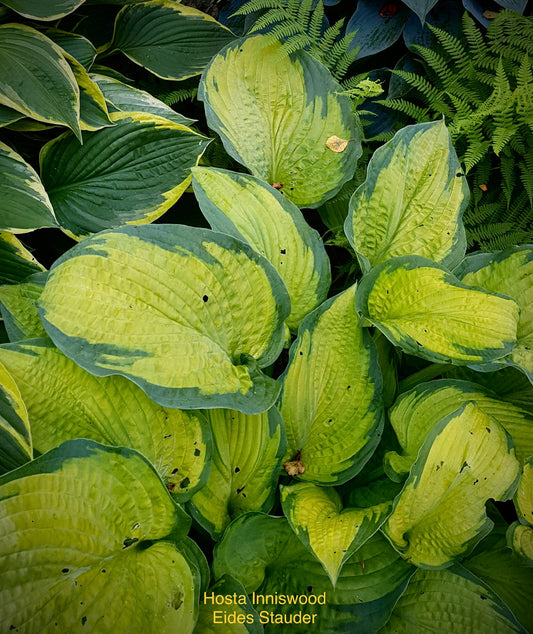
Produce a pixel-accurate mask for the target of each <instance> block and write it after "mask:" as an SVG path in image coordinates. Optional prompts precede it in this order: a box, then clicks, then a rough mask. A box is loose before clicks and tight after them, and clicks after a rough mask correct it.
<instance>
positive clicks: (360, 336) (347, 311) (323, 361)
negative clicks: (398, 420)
mask: <svg viewBox="0 0 533 634" xmlns="http://www.w3.org/2000/svg"><path fill="white" fill-rule="evenodd" d="M354 294H355V286H352V287H351V288H349V289H347V290H346V291H344V292H343V293H341V294H340V295H337V296H336V297H334V298H331V299H329V300H327V301H326V302H324V303H323V304H322V305H321V306H319V307H318V308H317V309H316V310H315V311H313V312H312V313H311V314H310V315H308V316H307V317H306V318H305V319H304V321H303V322H302V324H301V325H300V328H299V330H298V339H297V340H296V341H295V342H294V344H293V346H292V348H291V350H290V356H289V365H288V367H287V369H286V370H285V372H284V374H283V376H282V378H281V380H282V382H283V391H282V395H281V399H280V413H281V417H282V418H283V421H284V423H285V428H286V431H287V443H288V444H287V453H286V462H285V465H284V466H285V469H286V470H287V472H288V473H289V474H290V475H297V476H298V477H299V478H301V479H302V480H309V481H311V482H315V483H317V484H341V483H342V482H345V481H346V480H349V479H350V478H352V477H353V476H354V475H355V474H356V473H357V472H358V471H360V470H361V469H362V467H363V465H364V464H365V463H366V461H367V460H368V459H369V457H370V456H371V455H372V452H373V451H374V449H375V447H376V445H377V443H378V441H379V438H380V436H381V430H382V426H383V402H382V378H381V372H380V369H379V365H378V359H377V352H376V348H375V345H374V342H373V341H372V338H371V336H370V335H369V334H368V330H367V329H363V328H361V327H360V326H359V325H358V323H357V322H358V320H357V315H356V313H355V309H354Z"/></svg>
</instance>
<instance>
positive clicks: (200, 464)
mask: <svg viewBox="0 0 533 634" xmlns="http://www.w3.org/2000/svg"><path fill="white" fill-rule="evenodd" d="M0 361H1V362H3V363H5V366H6V368H7V369H8V370H9V372H10V373H11V374H12V376H13V378H14V379H15V380H16V382H17V384H18V385H19V388H20V391H21V393H22V396H23V399H24V401H25V403H26V407H27V409H28V412H29V416H30V420H31V422H32V436H33V442H34V446H35V448H36V449H37V450H38V451H39V452H40V453H44V452H46V451H49V450H50V449H53V448H54V447H57V446H58V445H60V444H61V443H62V442H64V441H66V440H71V439H74V438H89V439H91V440H95V441H97V442H101V443H104V444H106V445H118V446H124V447H130V448H131V449H136V450H137V451H139V452H140V453H142V454H143V455H144V456H145V457H146V458H147V459H148V460H150V462H151V463H152V464H153V465H154V466H155V468H156V469H157V471H158V473H159V475H160V476H161V478H162V479H163V480H164V481H165V483H166V484H167V486H168V487H169V489H170V490H171V491H172V492H173V493H174V494H175V495H176V496H177V497H178V498H179V499H180V500H186V499H188V498H189V497H190V496H191V494H192V493H194V491H196V490H197V489H198V488H199V487H200V486H202V485H203V484H204V482H205V479H206V477H207V470H208V466H209V460H210V453H211V434H210V431H209V427H208V425H207V422H206V421H205V420H204V417H203V416H202V414H200V413H199V412H184V411H181V410H179V409H166V408H164V407H161V406H160V405H157V404H156V403H154V402H153V401H152V400H151V399H149V398H148V397H147V396H146V394H144V392H143V391H142V390H140V389H139V388H138V387H137V386H136V385H134V384H133V383H132V382H131V381H128V380H126V379H125V378H124V377H121V376H110V377H96V376H93V375H92V374H89V373H88V372H86V371H85V370H83V369H82V368H80V367H79V366H78V365H76V364H75V363H74V362H73V361H71V360H70V359H68V358H67V357H65V355H64V354H63V353H61V352H60V351H59V350H58V349H57V348H55V347H54V346H53V345H52V344H51V342H50V341H49V340H45V339H32V340H28V341H24V342H20V343H18V344H14V345H4V346H0Z"/></svg>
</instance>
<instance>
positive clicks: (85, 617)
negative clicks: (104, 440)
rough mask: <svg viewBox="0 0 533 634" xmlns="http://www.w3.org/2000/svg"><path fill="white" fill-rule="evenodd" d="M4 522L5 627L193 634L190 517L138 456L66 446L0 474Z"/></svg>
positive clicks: (0, 606)
mask: <svg viewBox="0 0 533 634" xmlns="http://www.w3.org/2000/svg"><path fill="white" fill-rule="evenodd" d="M0 517H2V521H1V522H0V562H2V565H1V566H0V624H1V625H2V630H3V631H9V630H10V629H11V630H15V631H16V630H17V629H19V630H23V631H25V632H43V631H47V630H49V629H50V628H52V627H53V628H54V629H56V628H57V631H58V632H81V631H87V632H94V633H96V632H143V631H145V632H147V631H153V630H155V631H157V632H162V633H163V632H169V633H170V632H172V633H175V632H190V631H191V630H192V628H193V626H194V622H195V620H196V612H197V600H198V594H199V579H198V574H197V570H196V567H195V566H191V564H190V563H189V561H188V560H189V557H188V555H187V552H188V550H190V548H191V547H190V546H189V545H187V546H185V547H184V548H183V549H182V548H180V541H185V540H186V541H190V540H188V538H186V534H187V532H188V530H189V526H190V518H189V517H188V516H187V514H186V513H185V512H184V511H183V510H181V508H180V507H179V506H177V505H176V504H175V503H174V502H173V501H172V499H171V498H170V495H169V493H168V491H167V490H166V487H165V486H164V485H163V483H162V482H161V480H160V479H159V477H158V475H157V473H156V472H155V471H154V469H153V467H152V466H151V465H150V463H149V462H148V461H147V460H146V459H145V458H144V457H143V456H142V455H141V454H139V453H137V452H136V451H132V450H131V449H125V448H123V447H104V446H103V445H99V444H98V443H95V442H93V441H90V440H85V439H82V440H72V441H70V442H67V443H64V444H63V445H62V446H61V447H59V448H57V449H54V450H53V451H51V452H49V453H48V454H45V455H44V456H41V457H40V458H37V459H36V460H34V461H33V462H31V463H29V464H27V465H24V466H23V467H20V468H19V469H17V470H15V471H12V472H11V473H9V474H7V475H5V476H3V477H2V478H0ZM56 623H57V626H56V625H55V624H56ZM82 626H83V629H82Z"/></svg>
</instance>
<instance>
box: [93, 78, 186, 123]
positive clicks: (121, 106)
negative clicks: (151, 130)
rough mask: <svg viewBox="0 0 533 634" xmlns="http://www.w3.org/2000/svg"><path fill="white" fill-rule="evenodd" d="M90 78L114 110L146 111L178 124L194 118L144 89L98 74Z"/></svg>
mask: <svg viewBox="0 0 533 634" xmlns="http://www.w3.org/2000/svg"><path fill="white" fill-rule="evenodd" d="M91 79H92V80H93V81H94V82H95V83H96V84H97V86H98V88H100V90H101V91H102V93H103V95H104V97H105V98H106V101H107V102H108V103H109V104H110V105H111V106H112V107H113V109H114V110H122V111H123V112H147V113H150V114H155V115H156V116H158V117H163V118H164V119H168V120H169V121H173V122H174V123H179V124H180V125H189V124H191V123H193V122H194V119H189V118H188V117H184V116H183V115H181V114H179V113H178V112H176V111H175V110H172V108H170V107H169V106H167V105H166V104H164V103H163V102H162V101H159V99H156V98H155V97H154V96H153V95H151V94H149V93H147V92H144V90H139V89H138V88H133V87H132V86H128V85H127V84H124V83H122V82H121V81H119V80H118V79H113V78H112V77H106V76H105V75H98V74H94V75H91Z"/></svg>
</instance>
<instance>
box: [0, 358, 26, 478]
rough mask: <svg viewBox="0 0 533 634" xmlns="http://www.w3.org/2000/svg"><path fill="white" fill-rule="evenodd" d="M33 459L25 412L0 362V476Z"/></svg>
mask: <svg viewBox="0 0 533 634" xmlns="http://www.w3.org/2000/svg"><path fill="white" fill-rule="evenodd" d="M32 458H33V446H32V438H31V433H30V423H29V420H28V412H27V410H26V406H25V405H24V401H23V400H22V396H21V394H20V391H19V389H18V386H17V384H16V383H15V381H14V380H13V377H12V376H11V374H9V372H8V371H7V370H6V368H5V367H4V366H3V365H2V364H1V363H0V474H4V473H6V472H7V471H11V470H12V469H16V468H17V467H19V466H20V465H22V464H24V463H25V462H28V460H31V459H32Z"/></svg>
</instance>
